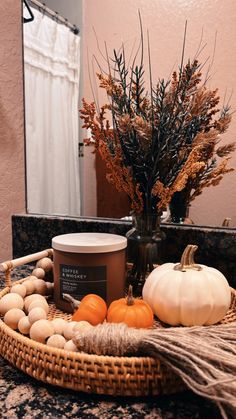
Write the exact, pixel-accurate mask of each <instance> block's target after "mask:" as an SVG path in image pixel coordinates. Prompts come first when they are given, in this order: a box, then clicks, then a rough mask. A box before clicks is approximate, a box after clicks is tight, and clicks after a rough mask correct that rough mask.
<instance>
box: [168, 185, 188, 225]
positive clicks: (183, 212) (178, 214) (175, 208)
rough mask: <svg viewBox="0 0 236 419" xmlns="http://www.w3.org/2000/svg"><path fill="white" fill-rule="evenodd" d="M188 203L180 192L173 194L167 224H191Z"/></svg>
mask: <svg viewBox="0 0 236 419" xmlns="http://www.w3.org/2000/svg"><path fill="white" fill-rule="evenodd" d="M189 208H190V205H189V202H188V200H187V198H186V196H185V194H183V193H182V192H175V193H174V195H173V197H172V199H171V202H170V204H169V209H170V218H169V220H168V222H172V223H179V224H193V221H192V220H191V219H190V218H189Z"/></svg>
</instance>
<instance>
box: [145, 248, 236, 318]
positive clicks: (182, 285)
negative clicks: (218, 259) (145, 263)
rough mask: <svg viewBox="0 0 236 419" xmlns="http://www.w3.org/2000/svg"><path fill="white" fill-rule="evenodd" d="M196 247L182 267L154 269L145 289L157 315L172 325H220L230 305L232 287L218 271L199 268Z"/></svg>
mask: <svg viewBox="0 0 236 419" xmlns="http://www.w3.org/2000/svg"><path fill="white" fill-rule="evenodd" d="M196 249H197V246H194V245H188V246H187V247H186V249H185V251H184V253H183V255H182V258H181V262H180V264H174V263H165V264H163V265H160V266H158V267H157V268H155V269H154V270H153V271H152V272H151V273H150V275H149V276H148V277H147V279H146V282H145V284H144V287H143V292H142V294H143V299H144V300H145V301H146V302H147V303H149V305H150V306H151V308H152V310H153V312H154V314H155V315H156V316H157V317H158V318H159V319H160V320H161V321H163V322H164V323H167V324H170V325H172V326H176V325H180V324H181V325H183V326H197V325H198V326H201V325H210V324H215V323H217V322H219V321H220V320H221V319H222V318H223V317H224V316H225V314H226V313H227V311H228V309H229V307H230V303H231V291H230V286H229V284H228V282H227V280H226V278H225V277H224V275H223V274H222V273H221V272H220V271H218V270H217V269H215V268H210V267H208V266H205V265H196V264H195V263H194V260H193V255H194V252H195V251H196Z"/></svg>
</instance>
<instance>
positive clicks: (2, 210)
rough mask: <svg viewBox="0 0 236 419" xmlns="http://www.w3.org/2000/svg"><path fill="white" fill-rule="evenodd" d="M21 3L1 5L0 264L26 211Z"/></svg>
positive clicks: (14, 0) (9, 1)
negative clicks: (15, 222) (16, 220)
mask: <svg viewBox="0 0 236 419" xmlns="http://www.w3.org/2000/svg"><path fill="white" fill-rule="evenodd" d="M21 26H22V23H21V1H20V0H5V1H1V2H0V39H1V42H0V261H3V260H6V259H8V258H11V241H12V237H11V216H12V214H14V213H17V212H24V211H25V183H24V182H25V181H24V172H25V168H24V122H23V121H24V118H23V81H22V53H21V48H22V47H21V45H22V40H21Z"/></svg>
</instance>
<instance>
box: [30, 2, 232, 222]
mask: <svg viewBox="0 0 236 419" xmlns="http://www.w3.org/2000/svg"><path fill="white" fill-rule="evenodd" d="M118 3H119V2H116V1H115V0H109V1H107V0H101V2H100V7H99V9H97V8H96V10H95V7H94V3H93V1H91V0H87V1H86V2H83V10H82V1H77V0H70V2H68V1H66V0H46V5H47V6H48V7H50V8H51V9H52V10H57V11H58V12H59V14H60V15H62V16H65V17H67V18H68V20H69V21H71V22H72V23H75V24H77V25H78V26H79V27H80V33H81V36H82V39H83V41H84V42H83V43H84V46H83V48H84V50H85V53H84V56H85V58H84V61H81V60H80V61H81V65H80V66H79V65H78V62H79V58H80V57H81V55H82V45H80V42H79V39H80V38H79V36H78V35H74V34H73V33H72V32H70V38H72V37H74V38H73V42H74V45H77V47H75V48H70V49H69V50H67V53H68V51H69V52H70V54H71V52H72V51H75V49H76V48H78V49H77V59H74V58H71V56H70V59H71V60H72V61H71V63H70V64H69V68H70V70H69V76H68V77H67V81H68V80H69V84H70V87H71V89H70V92H69V94H71V93H72V94H74V96H73V97H74V99H75V100H74V101H73V100H71V101H70V102H69V105H68V96H66V94H64V90H63V89H64V88H65V87H66V82H64V81H63V79H62V74H60V75H59V76H58V75H56V78H57V83H56V84H55V89H54V90H53V94H50V93H49V92H50V88H49V81H50V78H51V77H52V71H50V72H49V73H50V74H49V75H45V74H44V75H43V79H44V80H45V81H46V82H47V83H48V85H47V86H45V87H42V88H40V87H39V86H40V85H39V84H38V83H37V86H36V84H35V83H36V82H34V83H32V80H31V79H30V77H28V76H27V75H26V76H25V78H26V81H27V80H29V82H31V86H32V87H29V85H28V87H27V85H26V153H27V195H28V212H30V213H35V212H36V213H47V214H59V215H60V214H61V215H64V214H65V215H76V216H78V215H84V216H96V215H97V216H99V217H101V216H102V217H118V218H121V217H123V216H126V215H128V214H129V201H128V199H127V197H126V196H124V195H123V194H118V193H117V191H116V190H115V188H114V186H113V185H110V184H108V183H107V181H106V168H105V166H104V163H103V162H101V161H100V159H99V157H98V156H97V154H96V155H94V154H93V149H92V147H84V150H83V154H84V157H83V158H81V159H79V158H78V144H79V142H81V141H82V138H83V136H84V133H83V134H82V133H81V134H80V135H79V121H78V97H79V96H80V97H81V96H82V95H83V96H84V97H86V99H88V100H92V94H91V86H90V84H91V81H90V80H89V76H88V71H87V66H88V63H87V54H88V61H89V62H90V63H91V62H92V57H93V56H94V55H95V56H96V57H98V55H99V51H98V43H97V42H99V46H101V45H103V44H104V41H105V42H106V44H107V48H108V50H109V52H110V53H111V54H112V51H113V48H119V46H120V45H121V42H122V40H124V43H125V45H126V44H127V43H130V44H133V40H134V39H135V38H137V34H138V31H139V28H138V19H137V10H136V9H138V8H139V9H140V10H141V14H142V20H143V25H144V27H145V30H146V28H148V29H149V30H150V40H151V53H152V65H153V69H152V71H153V74H154V78H155V79H157V78H158V77H164V78H166V75H167V76H168V75H169V74H170V72H171V69H172V68H173V63H177V62H179V56H180V53H181V43H182V32H183V31H182V29H183V27H184V21H185V19H186V18H187V19H189V22H190V20H191V24H190V23H189V28H188V34H187V42H186V54H185V56H186V58H188V57H189V56H192V55H193V52H195V51H196V49H197V45H198V43H199V38H200V36H201V34H200V32H201V30H200V29H199V16H198V13H200V11H199V10H198V8H194V4H192V5H189V6H188V8H187V9H186V8H185V9H184V13H183V17H182V18H180V15H179V14H178V16H176V17H175V16H173V8H172V5H171V4H170V3H171V2H169V1H167V2H166V5H165V8H162V6H161V5H160V4H159V3H158V2H157V1H153V2H152V6H151V5H150V8H149V9H147V8H145V7H143V5H142V4H141V3H142V2H141V0H139V1H137V3H136V4H135V8H134V4H133V2H132V1H128V2H126V6H125V7H124V8H122V7H120V6H119V4H118ZM157 3H158V8H157ZM183 3H184V2H183ZM193 3H194V2H193ZM29 4H30V5H32V2H31V1H29ZM178 7H179V12H180V14H181V8H182V5H179V6H178ZM183 7H184V5H183ZM193 8H194V11H193ZM104 9H106V20H105V21H104V14H103V13H102V11H103V10H104ZM33 11H35V12H36V14H37V12H38V13H39V14H40V13H41V21H43V20H45V18H46V17H47V19H48V24H49V27H48V29H47V30H46V32H45V36H44V38H43V37H42V42H41V44H40V48H39V46H37V54H36V53H33V56H32V55H31V54H29V57H27V59H26V56H27V54H28V53H27V51H26V48H29V46H30V47H31V46H32V43H31V41H32V38H30V41H29V42H28V46H26V45H25V73H26V72H27V70H28V67H29V66H30V63H29V61H30V60H31V59H34V58H35V56H36V55H38V54H39V50H40V52H41V53H42V56H43V57H45V59H46V62H47V65H48V62H49V61H50V62H51V61H52V59H51V57H47V54H46V52H47V48H49V37H50V36H51V35H53V36H54V38H55V34H58V33H60V34H61V36H65V34H64V30H65V28H66V27H65V26H63V25H58V22H56V19H54V20H53V19H51V18H50V17H49V16H47V15H46V13H44V10H43V8H41V11H39V10H38V9H37V8H34V9H33ZM128 11H130V13H128ZM82 12H83V15H84V16H85V18H84V21H83V25H82V18H81V16H82ZM78 15H79V16H80V19H81V20H80V22H78V20H77V19H78ZM230 16H231V12H230V9H227V8H224V20H225V22H226V23H225V27H222V26H221V25H220V26H219V18H218V12H217V10H212V9H211V10H210V9H209V10H208V8H207V7H204V14H203V16H202V23H203V25H204V27H206V28H207V30H205V29H204V42H205V40H206V41H207V42H208V47H206V48H205V50H204V52H203V57H202V61H203V62H204V60H207V59H208V57H209V56H212V51H213V45H214V36H215V32H216V31H218V32H219V31H220V41H217V45H216V51H215V56H214V69H213V70H214V71H213V72H214V73H217V77H215V78H214V79H213V80H210V86H211V88H215V87H219V90H220V94H221V95H222V96H224V91H225V89H226V87H228V91H231V90H232V89H233V85H234V83H235V79H234V74H233V70H232V71H231V69H233V66H232V63H234V64H235V65H236V53H235V52H234V51H231V53H230V54H229V53H228V49H227V48H226V46H227V45H228V44H229V42H231V41H230V40H229V39H233V36H234V37H235V32H233V26H232V24H231V23H232V22H231V18H230ZM190 17H191V19H190ZM36 21H37V19H36ZM154 21H155V22H154ZM50 22H51V23H50ZM34 23H36V22H34ZM209 23H211V25H210V24H209ZM56 24H57V25H56ZM30 25H31V24H26V25H24V32H25V31H26V30H27V31H29V32H30V29H29V27H30ZM171 25H172V29H173V30H171V31H170V27H171ZM226 26H227V28H228V29H227V31H226ZM62 27H64V29H61V28H62ZM93 27H94V28H95V31H96V34H97V35H96V36H98V40H97V39H96V36H95V35H94V32H93V30H92V28H93ZM55 28H57V29H55ZM208 28H211V30H210V29H208ZM151 31H152V33H151ZM230 31H231V32H230ZM32 32H33V35H35V37H36V38H37V42H39V37H40V36H41V31H40V30H39V28H37V29H36V27H35V29H34V30H33V29H32ZM62 32H63V35H62ZM229 33H230V35H229ZM196 34H197V35H196ZM33 35H32V37H33ZM36 35H37V36H36ZM42 35H43V34H42ZM122 38H123V39H122ZM196 38H198V40H197V41H196ZM62 39H63V41H62ZM157 39H158V42H156V40H157ZM54 40H55V41H56V43H55V48H54V51H57V58H58V57H60V59H59V63H57V64H58V67H59V65H62V64H63V60H64V61H65V55H64V56H63V55H61V51H60V50H59V49H58V48H59V47H61V46H62V45H63V46H64V47H65V44H66V42H67V41H65V38H61V40H60V39H58V40H56V38H55V39H54ZM204 42H203V43H204ZM24 43H26V40H25V39H24ZM173 45H174V46H175V47H174V48H173ZM45 48H46V50H45ZM87 51H88V52H87ZM64 52H66V51H65V49H64V50H63V53H64ZM79 55H80V57H79ZM213 55H214V53H213ZM63 57H64V58H63ZM76 60H77V61H76ZM229 62H230V63H231V65H229ZM227 63H228V64H227ZM75 65H77V74H76V71H75V69H74V68H75ZM31 66H32V67H34V68H33V71H36V73H37V76H38V75H41V76H42V73H43V72H45V70H46V68H45V66H41V68H40V69H36V68H35V63H33V64H32V63H31ZM226 66H227V74H226V72H225V68H226ZM175 67H176V64H175ZM78 68H79V70H78ZM83 68H84V71H83ZM60 69H61V67H60ZM57 70H58V69H57ZM79 71H80V74H81V73H82V74H83V77H81V83H80V86H79V84H78V85H77V84H76V83H77V81H78V77H79V74H78V72H79ZM95 71H96V70H95ZM72 73H73V79H71V74H72ZM226 76H227V77H226ZM75 84H76V88H75ZM76 89H77V90H76ZM75 90H76V91H75ZM82 90H83V92H82ZM81 92H82V93H81ZM32 93H33V95H32ZM40 93H42V94H44V95H45V102H46V103H45V105H43V106H42V110H41V111H40V110H39V108H40V99H39V94H40ZM28 94H31V99H29V100H28ZM54 94H55V96H54ZM46 95H47V97H46ZM226 96H227V97H229V96H230V93H227V94H226ZM76 97H77V98H76ZM102 99H103V98H102ZM76 101H77V102H76ZM234 101H235V98H234V95H232V97H231V103H232V106H234ZM79 103H80V101H79ZM35 104H36V108H37V109H36V110H34V112H33V106H34V105H35ZM101 104H102V100H101ZM221 105H222V103H221ZM73 106H74V108H73ZM70 109H71V111H70ZM73 109H74V113H73ZM28 112H29V113H31V116H30V118H28V121H29V122H28V123H27V114H28ZM72 115H73V117H75V116H76V117H75V118H74V119H73V118H72ZM54 123H55V125H56V127H55V129H54V128H52V124H54ZM37 127H39V128H37ZM49 128H50V132H49V134H46V132H45V130H46V129H49ZM37 129H39V137H40V140H37V139H36V131H37ZM235 129H236V124H235V121H234V120H233V121H232V124H231V126H230V130H229V132H227V133H226V135H225V136H224V141H225V143H229V142H231V141H233V140H234V136H233V134H234V132H235ZM42 138H43V140H44V142H43V143H42V146H40V141H41V139H42ZM68 138H69V139H68ZM30 142H31V144H32V143H33V145H34V146H36V149H35V150H34V151H33V154H32V155H33V159H31V157H30V154H31V152H30V151H31V145H30ZM55 144H56V145H57V146H59V148H58V150H57V151H53V145H55ZM68 144H69V146H68ZM67 146H68V147H69V148H66V147H67ZM64 158H65V159H64ZM61 159H62V163H61V164H60V161H61ZM63 159H64V160H63ZM69 159H71V160H69ZM235 159H236V155H235V154H234V156H233V159H232V162H231V166H233V167H234V166H235ZM65 160H66V162H65ZM46 161H47V164H45V162H46ZM69 161H70V163H68V162H69ZM58 163H59V164H58ZM95 168H96V172H95ZM39 178H40V179H41V181H42V182H43V187H42V188H40V189H39V183H38V182H39ZM234 188H235V173H232V174H231V173H230V174H229V175H226V176H225V179H223V180H222V182H221V184H220V185H218V186H217V187H210V188H206V190H205V191H204V192H203V193H202V194H201V195H200V196H199V197H197V198H196V199H195V200H194V201H193V202H192V204H191V207H190V208H189V217H188V218H190V219H191V220H192V221H193V222H194V224H195V225H196V224H197V225H198V224H201V225H207V226H218V227H219V226H222V224H223V222H224V219H225V218H231V220H230V221H228V227H227V226H226V225H225V226H224V227H226V228H235V221H234V214H235V213H236V202H235V199H234V196H233V193H232V191H233V190H234ZM30 191H31V192H30ZM40 191H41V192H40ZM39 192H40V193H39ZM44 192H45V194H44V197H45V198H43V195H41V193H44ZM50 201H51V203H50V206H49V202H50ZM45 205H46V208H45Z"/></svg>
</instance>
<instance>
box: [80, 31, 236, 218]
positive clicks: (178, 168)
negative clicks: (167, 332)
mask: <svg viewBox="0 0 236 419" xmlns="http://www.w3.org/2000/svg"><path fill="white" fill-rule="evenodd" d="M185 29H186V28H185ZM185 36H186V32H185ZM184 44H185V38H184V43H183V51H182V58H181V65H180V67H179V70H178V71H174V72H173V74H172V77H171V79H170V80H167V81H165V80H164V79H162V80H159V81H157V83H156V84H153V81H152V72H151V59H150V48H149V43H148V57H149V74H148V76H149V85H150V86H149V91H148V89H146V87H145V80H144V75H145V71H144V65H143V34H142V25H141V48H140V51H141V52H140V58H139V63H137V55H138V54H137V53H136V55H135V58H134V60H133V63H132V65H131V66H130V67H129V65H128V64H127V62H126V55H125V50H124V47H123V46H122V48H121V49H120V51H119V52H118V51H116V50H114V57H113V58H109V57H108V54H107V59H106V61H107V66H108V71H107V72H103V71H102V70H101V71H100V72H99V73H98V74H97V77H98V80H99V86H100V88H101V89H104V90H105V92H106V94H107V98H108V102H107V103H105V104H104V105H102V106H100V107H99V106H98V104H97V101H96V100H94V102H92V103H88V102H86V100H85V99H83V108H82V109H81V110H80V115H81V118H82V119H83V122H84V124H83V127H84V128H87V129H90V132H91V138H90V139H87V140H86V141H87V143H93V144H94V145H95V150H96V151H98V152H99V153H100V155H101V157H102V159H103V160H105V162H106V166H107V169H108V173H107V179H108V181H109V182H112V183H113V184H114V185H115V186H116V188H117V189H118V190H120V191H124V192H125V193H126V194H127V195H128V196H129V198H130V200H131V208H132V209H133V211H135V212H136V213H142V212H143V213H153V212H161V211H162V210H163V209H164V208H166V207H167V205H168V204H169V203H170V201H171V198H172V196H173V194H174V193H175V192H179V191H182V190H184V189H185V191H186V194H188V199H189V200H193V199H194V198H195V197H196V196H197V195H199V194H200V193H201V192H202V190H203V188H204V187H207V186H211V185H213V186H214V185H217V184H218V183H219V182H220V180H221V179H222V177H223V175H224V174H226V173H228V172H230V171H232V170H233V169H232V168H229V167H228V161H229V159H230V153H231V152H232V151H233V150H235V143H231V144H228V145H223V146H220V145H219V142H220V140H221V134H223V133H224V132H225V131H226V130H227V129H228V127H229V124H230V121H231V116H232V113H231V111H230V107H229V105H228V104H227V105H224V106H223V109H221V110H220V109H218V104H219V101H220V97H219V95H218V90H217V89H215V90H211V89H209V88H207V86H206V81H204V82H202V73H201V70H202V65H201V64H200V63H199V62H198V60H197V58H194V59H193V60H192V61H190V60H188V61H187V63H186V65H184V64H183V57H184Z"/></svg>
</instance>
